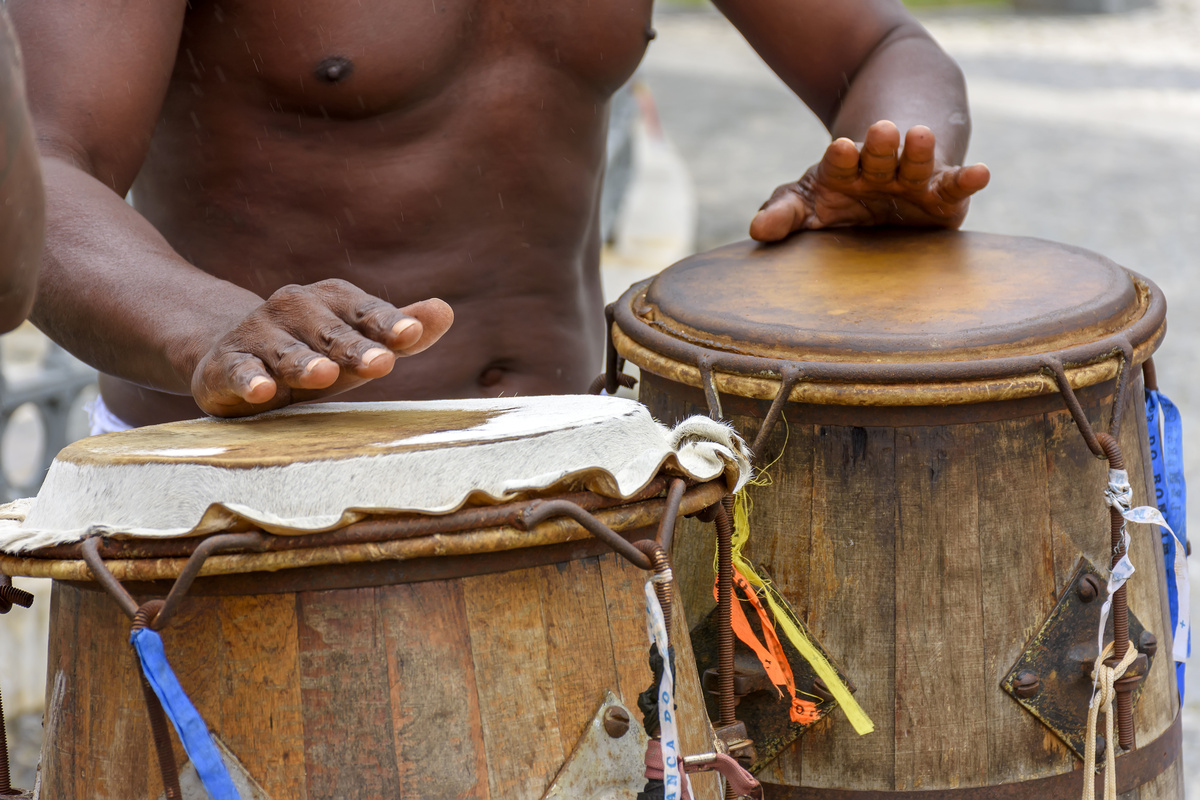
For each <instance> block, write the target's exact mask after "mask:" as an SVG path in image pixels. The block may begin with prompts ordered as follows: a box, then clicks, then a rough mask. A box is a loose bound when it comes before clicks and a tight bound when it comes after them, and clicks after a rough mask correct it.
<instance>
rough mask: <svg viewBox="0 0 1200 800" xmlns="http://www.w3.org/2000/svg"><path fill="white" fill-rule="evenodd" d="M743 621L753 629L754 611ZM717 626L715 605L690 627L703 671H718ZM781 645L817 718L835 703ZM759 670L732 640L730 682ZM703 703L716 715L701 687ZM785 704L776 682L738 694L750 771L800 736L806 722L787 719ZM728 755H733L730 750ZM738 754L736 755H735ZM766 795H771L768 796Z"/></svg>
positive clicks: (786, 643) (791, 651) (790, 650)
mask: <svg viewBox="0 0 1200 800" xmlns="http://www.w3.org/2000/svg"><path fill="white" fill-rule="evenodd" d="M747 618H748V621H749V623H750V626H751V628H752V630H754V631H755V632H756V633H758V632H759V630H758V628H757V616H756V615H748V617H747ZM718 627H719V622H718V617H717V610H716V609H713V610H712V611H711V612H709V614H708V616H706V617H705V618H704V619H703V620H701V621H700V622H699V623H697V624H696V625H695V627H693V628H692V636H691V639H692V651H693V652H694V654H695V656H696V666H697V669H698V671H699V672H700V674H701V675H702V676H703V675H705V674H706V673H709V672H710V671H711V672H712V674H713V675H715V674H716V672H717V671H718V670H717V669H716V668H717V660H718V658H717V657H718V642H717V638H718V637H717V630H718ZM801 628H802V629H803V630H804V632H805V634H806V635H807V636H808V638H809V640H810V641H811V642H812V643H813V644H814V645H815V646H816V648H817V649H818V650H820V651H821V652H822V653H823V654H824V655H825V657H826V658H827V659H829V662H830V664H832V665H833V667H834V669H836V670H837V671H838V675H839V676H840V677H841V678H842V680H843V681H845V680H846V675H845V672H844V670H842V669H841V668H840V667H839V666H838V664H837V661H836V659H833V658H830V655H829V653H828V651H826V650H825V649H824V648H823V647H822V646H821V643H820V642H819V641H817V640H816V638H815V637H813V635H812V633H811V631H809V630H808V629H807V628H806V627H804V626H803V624H801ZM780 644H781V645H782V646H783V652H784V655H785V656H786V657H787V662H788V665H789V666H790V667H791V668H792V677H793V678H794V679H795V682H796V690H797V694H798V695H799V696H800V697H802V698H806V699H809V700H812V701H813V702H814V703H816V714H815V717H816V720H814V723H815V721H817V720H820V719H823V718H825V717H826V716H828V715H829V714H830V713H832V711H833V710H834V709H835V708H837V704H836V703H835V702H833V701H832V700H826V699H823V698H821V696H820V695H819V693H818V692H817V690H816V686H815V684H816V680H817V675H816V673H815V672H814V671H813V669H812V666H811V665H809V663H808V662H807V661H806V660H804V658H803V657H801V655H800V654H799V653H798V652H796V650H795V649H794V648H793V647H792V644H791V642H790V641H788V639H787V638H786V637H781V638H780ZM761 672H762V665H761V664H760V663H759V661H758V659H757V658H756V657H755V655H754V653H752V652H751V651H750V648H748V647H746V645H744V644H743V643H742V642H740V641H736V642H735V643H734V676H735V677H734V681H735V687H736V686H737V685H738V678H737V676H738V675H739V674H740V675H750V676H752V675H755V674H756V673H761ZM712 680H713V678H711V677H710V678H708V680H707V683H706V688H710V687H711V686H712ZM751 681H752V682H751V683H749V684H747V683H745V682H742V683H741V687H742V688H749V687H750V686H753V685H755V684H754V683H753V681H754V679H753V678H751ZM847 686H848V687H849V688H850V691H854V688H855V687H854V686H853V685H852V684H850V682H849V681H847ZM704 699H705V705H706V707H707V709H708V714H709V717H710V718H712V719H716V718H717V714H718V710H719V709H718V706H717V698H716V697H715V696H713V695H711V694H708V693H707V692H705V698H704ZM789 706H790V703H789V701H788V699H787V698H786V697H781V696H780V690H779V689H777V687H775V686H770V685H766V686H765V688H762V689H758V690H756V691H751V692H749V693H748V694H746V695H745V696H743V697H741V698H738V703H737V718H738V721H739V724H744V725H745V726H746V731H747V735H746V738H747V739H750V740H752V741H753V742H754V750H755V753H754V760H753V761H752V762H751V763H750V764H748V765H743V766H746V768H747V769H749V770H750V771H751V772H755V771H757V770H760V769H762V768H763V767H764V766H766V765H767V764H768V763H770V762H771V760H772V759H774V758H775V757H776V756H777V755H779V753H780V752H782V751H783V750H784V748H786V747H788V746H789V745H790V744H791V743H792V742H794V741H795V740H796V739H798V738H799V737H800V735H801V734H802V733H804V731H805V730H807V729H808V727H810V726H809V725H799V724H797V723H795V722H792V720H791V716H790V713H789ZM730 755H734V754H733V753H731V754H730ZM736 757H737V756H736V755H735V758H736ZM768 796H770V795H768Z"/></svg>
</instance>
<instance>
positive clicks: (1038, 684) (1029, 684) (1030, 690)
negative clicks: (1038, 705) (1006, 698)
mask: <svg viewBox="0 0 1200 800" xmlns="http://www.w3.org/2000/svg"><path fill="white" fill-rule="evenodd" d="M1041 688H1042V681H1041V679H1040V678H1038V676H1037V674H1036V673H1033V672H1030V671H1029V670H1023V671H1021V672H1018V673H1017V677H1016V678H1014V679H1013V691H1014V692H1016V694H1017V697H1022V698H1030V697H1033V696H1034V695H1035V694H1037V693H1038V690H1039V689H1041Z"/></svg>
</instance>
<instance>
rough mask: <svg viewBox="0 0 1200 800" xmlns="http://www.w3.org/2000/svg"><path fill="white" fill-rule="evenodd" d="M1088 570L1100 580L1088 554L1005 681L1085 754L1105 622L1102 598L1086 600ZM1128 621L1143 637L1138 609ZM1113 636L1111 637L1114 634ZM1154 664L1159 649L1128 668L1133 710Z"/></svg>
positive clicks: (1131, 631) (1135, 636) (1134, 635)
mask: <svg viewBox="0 0 1200 800" xmlns="http://www.w3.org/2000/svg"><path fill="white" fill-rule="evenodd" d="M1087 575H1092V576H1095V577H1096V579H1097V580H1099V579H1100V573H1099V571H1098V570H1097V569H1096V567H1095V566H1094V565H1093V564H1092V563H1091V562H1090V561H1088V559H1087V558H1081V559H1080V560H1079V564H1078V566H1077V567H1076V569H1075V572H1074V574H1073V576H1072V578H1071V582H1070V583H1069V584H1067V587H1066V589H1065V590H1064V591H1063V593H1062V595H1061V596H1060V597H1059V599H1058V602H1057V603H1056V604H1055V606H1054V609H1053V610H1052V611H1051V612H1050V614H1049V615H1048V616H1047V618H1046V620H1045V622H1043V623H1042V625H1041V626H1040V628H1039V630H1038V632H1037V633H1035V634H1034V635H1033V637H1032V638H1030V640H1029V641H1028V642H1027V643H1026V645H1025V649H1024V651H1023V652H1022V653H1021V655H1020V656H1018V658H1017V660H1016V663H1014V664H1013V666H1012V668H1011V669H1009V671H1008V674H1007V675H1006V676H1005V678H1004V680H1003V681H1001V683H1000V687H1001V688H1002V689H1003V690H1004V691H1005V692H1007V693H1008V694H1010V695H1012V697H1013V698H1014V699H1015V700H1016V701H1017V702H1018V703H1020V704H1021V705H1022V706H1024V707H1025V709H1026V710H1027V711H1029V713H1031V714H1033V716H1035V717H1037V718H1038V719H1039V720H1040V721H1041V722H1042V724H1044V725H1045V726H1046V727H1047V728H1049V729H1050V730H1051V731H1053V732H1054V734H1055V735H1056V736H1058V738H1060V739H1062V740H1063V742H1064V743H1065V744H1066V745H1067V746H1068V747H1070V748H1071V750H1072V751H1073V752H1074V753H1075V755H1076V756H1077V757H1078V758H1080V759H1082V758H1083V754H1084V752H1085V749H1086V747H1085V745H1086V737H1087V714H1088V703H1089V702H1090V701H1091V697H1092V667H1093V664H1094V662H1095V660H1096V656H1097V655H1098V654H1097V652H1096V628H1097V626H1099V624H1100V603H1097V602H1090V603H1089V602H1085V601H1084V600H1083V599H1082V597H1081V593H1080V592H1079V586H1080V583H1081V582H1082V581H1083V580H1084V577H1085V576H1087ZM1108 625H1109V631H1110V632H1111V630H1112V626H1113V620H1111V619H1110V620H1109V623H1108ZM1127 625H1128V636H1129V637H1131V638H1132V640H1133V641H1137V642H1140V641H1141V637H1142V634H1143V633H1144V632H1145V628H1144V627H1143V626H1142V624H1141V622H1140V621H1139V620H1138V619H1137V617H1136V616H1135V615H1134V614H1132V613H1129V614H1128V615H1127ZM1107 636H1108V637H1111V633H1109V634H1107ZM1112 658H1115V656H1112ZM1152 666H1153V654H1150V653H1142V654H1141V655H1139V657H1138V661H1137V662H1135V663H1134V665H1133V666H1132V667H1131V668H1130V670H1129V671H1128V672H1127V673H1126V676H1127V678H1128V680H1127V682H1125V683H1124V685H1123V687H1122V688H1123V689H1124V690H1125V691H1124V694H1125V696H1126V697H1129V699H1130V708H1131V710H1132V706H1133V704H1134V703H1136V701H1137V698H1138V696H1139V694H1140V686H1141V684H1142V681H1143V679H1144V677H1145V676H1146V674H1147V673H1148V672H1149V670H1150V669H1151V667H1152ZM1125 680H1126V679H1125V678H1122V681H1125ZM1034 681H1036V686H1035V685H1034Z"/></svg>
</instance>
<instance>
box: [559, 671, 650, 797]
mask: <svg viewBox="0 0 1200 800" xmlns="http://www.w3.org/2000/svg"><path fill="white" fill-rule="evenodd" d="M630 719H631V715H630V712H629V709H628V708H626V707H625V706H623V705H622V704H621V701H620V700H618V699H617V697H616V695H614V694H613V693H612V692H608V693H607V694H606V696H605V698H604V702H602V703H601V704H600V708H599V709H598V710H597V711H596V714H595V715H594V716H593V717H592V721H591V722H590V723H589V724H588V726H587V728H586V729H584V732H583V735H582V736H580V737H579V741H578V742H576V743H575V749H574V750H573V751H571V756H570V758H568V759H567V762H566V763H565V764H563V767H562V769H561V770H559V773H558V775H557V776H555V778H554V781H553V782H552V783H551V784H550V788H549V789H547V790H546V793H545V794H544V795H542V800H623V798H627V797H630V796H631V795H633V794H636V793H637V792H639V791H641V788H642V786H643V784H645V782H646V779H645V778H644V777H642V770H643V764H642V760H643V757H644V754H645V752H646V744H647V742H649V741H650V737H649V736H647V735H646V732H645V731H644V730H643V729H642V726H640V725H631V724H630Z"/></svg>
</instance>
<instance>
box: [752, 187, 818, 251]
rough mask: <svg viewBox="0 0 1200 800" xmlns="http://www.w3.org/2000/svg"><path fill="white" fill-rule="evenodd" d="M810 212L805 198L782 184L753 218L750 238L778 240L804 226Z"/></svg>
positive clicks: (761, 240)
mask: <svg viewBox="0 0 1200 800" xmlns="http://www.w3.org/2000/svg"><path fill="white" fill-rule="evenodd" d="M808 214H809V208H808V204H807V203H805V202H804V199H803V198H802V197H800V195H798V194H796V192H794V191H790V190H789V189H788V188H786V187H782V186H781V187H780V188H779V189H776V190H775V193H774V194H773V195H771V199H770V200H768V201H767V202H766V203H764V204H763V207H762V208H761V209H759V212H758V213H757V214H755V216H754V219H753V220H751V222H750V238H751V239H754V240H756V241H759V242H778V241H779V240H780V239H784V238H786V237H787V235H788V234H790V233H792V232H794V231H798V230H800V229H801V228H803V227H804V221H805V220H806V219H808Z"/></svg>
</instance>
